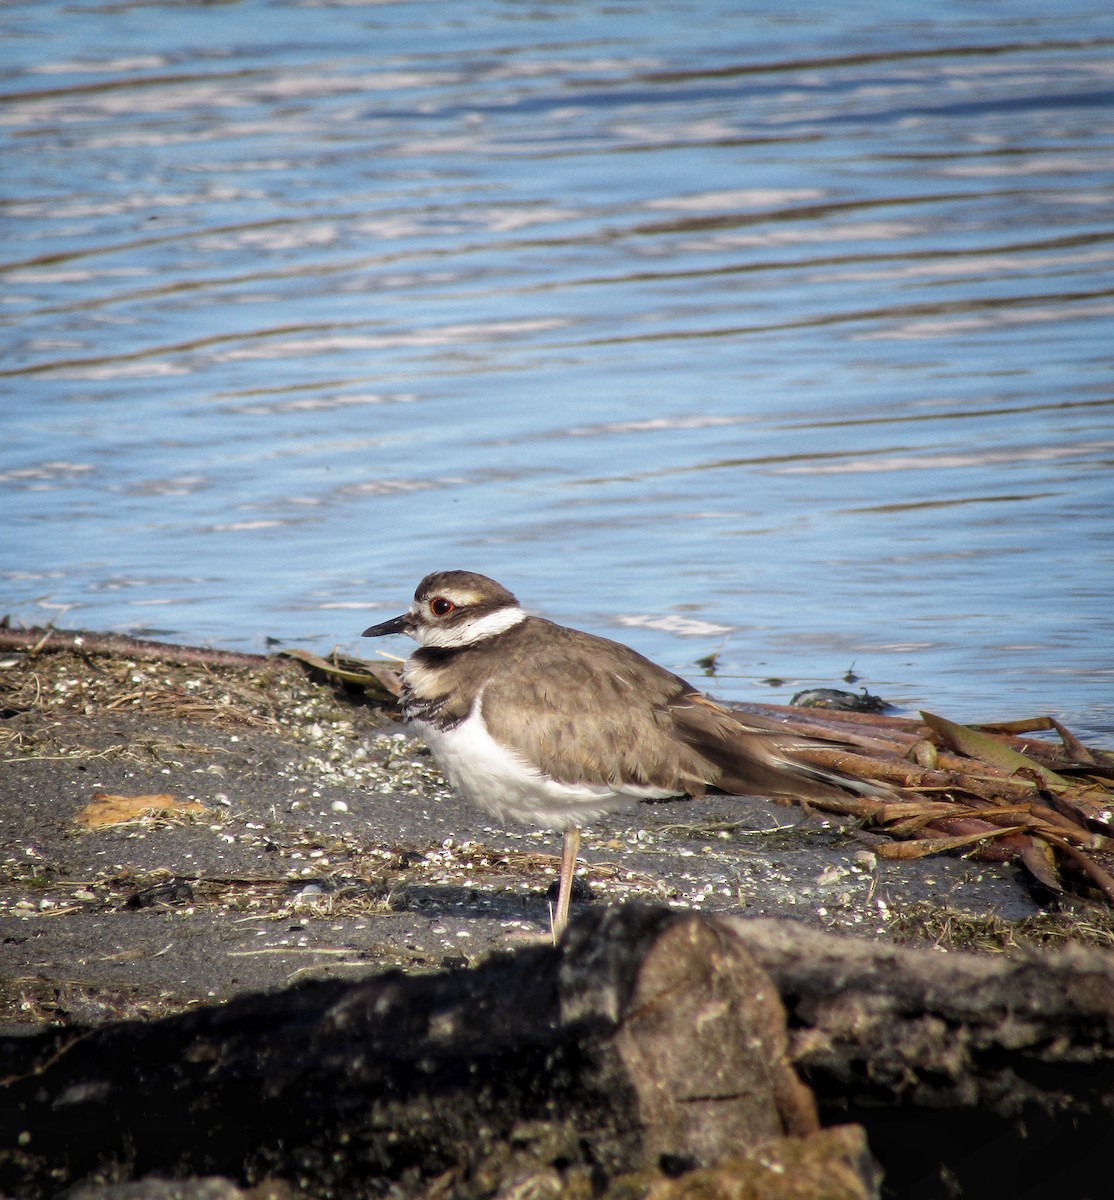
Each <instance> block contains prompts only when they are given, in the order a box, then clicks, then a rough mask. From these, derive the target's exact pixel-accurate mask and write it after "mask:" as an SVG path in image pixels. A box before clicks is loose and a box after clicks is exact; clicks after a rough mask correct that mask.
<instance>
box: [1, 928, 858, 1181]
mask: <svg viewBox="0 0 1114 1200" xmlns="http://www.w3.org/2000/svg"><path fill="white" fill-rule="evenodd" d="M786 1044H787V1043H786V1035H785V1027H784V1015H783V1013H782V1010H781V1007H780V1003H779V1001H778V999H777V994H776V991H775V990H774V988H773V986H772V984H771V983H770V980H769V978H768V977H766V976H765V975H764V973H763V972H762V971H761V970H760V969H758V968H757V967H755V965H754V964H753V962H752V961H751V960H750V957H749V955H748V954H747V952H746V950H745V948H744V947H743V946H742V943H741V942H740V941H739V940H738V938H737V937H735V935H734V934H733V933H732V932H731V931H730V930H729V929H726V928H724V927H721V926H718V925H716V924H715V923H713V922H704V921H701V920H700V919H698V918H694V917H682V916H679V915H677V914H672V913H669V912H667V911H664V910H652V909H629V910H620V909H611V910H605V911H603V912H601V913H600V914H599V915H598V916H595V915H593V916H592V917H590V918H589V919H587V920H581V921H579V922H578V923H577V924H576V925H575V926H574V928H573V929H572V930H571V931H570V936H569V937H568V938H567V940H566V941H565V942H564V943H563V944H562V945H561V947H559V948H554V947H538V948H533V949H529V950H524V951H521V952H519V953H517V954H514V955H508V956H501V957H498V958H495V959H493V960H492V961H490V962H488V963H487V964H485V965H484V966H481V967H479V968H477V969H475V970H471V971H460V972H456V973H448V974H441V975H427V976H418V977H406V976H404V975H401V974H398V973H392V974H390V975H387V976H383V977H378V978H376V979H373V980H370V981H367V982H363V983H358V984H347V985H346V984H340V983H313V984H309V985H306V986H303V987H300V988H296V989H293V990H290V991H286V992H281V993H275V994H268V995H259V996H249V997H245V998H243V999H240V1000H237V1001H234V1002H232V1003H230V1004H228V1005H227V1006H225V1007H223V1008H212V1009H205V1010H200V1011H195V1012H191V1013H187V1014H184V1015H182V1016H178V1017H172V1018H168V1019H166V1020H163V1021H159V1022H155V1023H152V1024H148V1025H144V1024H139V1023H127V1024H121V1025H116V1026H112V1027H108V1028H104V1029H100V1030H92V1031H90V1030H85V1031H78V1030H72V1029H70V1030H66V1031H63V1032H57V1033H51V1034H48V1035H43V1036H40V1037H36V1038H33V1039H27V1040H25V1041H14V1040H13V1041H9V1042H7V1043H5V1044H2V1045H0V1050H2V1054H0V1089H2V1090H0V1104H2V1109H0V1114H2V1119H0V1127H2V1128H3V1130H4V1137H3V1138H2V1139H0V1189H7V1190H8V1191H9V1192H10V1193H12V1194H16V1195H19V1196H26V1197H39V1196H49V1195H52V1194H54V1192H56V1191H57V1190H58V1189H59V1188H60V1186H62V1185H64V1184H69V1183H72V1182H74V1181H78V1180H82V1179H87V1178H90V1177H93V1178H97V1177H109V1178H112V1177H116V1178H120V1177H123V1178H128V1177H137V1176H142V1175H146V1174H152V1173H159V1174H167V1175H193V1176H197V1175H220V1176H226V1177H230V1178H232V1179H235V1180H240V1181H246V1182H255V1181H258V1180H260V1179H265V1178H268V1177H275V1176H277V1177H280V1178H284V1179H287V1180H288V1181H290V1182H292V1183H293V1184H294V1185H295V1186H296V1187H297V1188H298V1190H299V1191H301V1192H304V1193H305V1194H306V1195H312V1196H333V1195H349V1196H359V1195H370V1194H381V1192H382V1190H383V1188H384V1187H385V1186H386V1185H388V1184H390V1185H393V1186H395V1187H396V1188H400V1189H401V1190H402V1191H403V1192H404V1193H407V1192H410V1193H415V1192H418V1191H421V1190H422V1188H423V1187H425V1186H426V1184H427V1183H428V1181H429V1180H431V1179H433V1178H435V1177H439V1176H444V1175H445V1173H446V1172H447V1173H449V1176H448V1177H451V1178H452V1179H453V1180H454V1181H455V1183H454V1185H453V1187H452V1188H449V1189H448V1190H449V1191H450V1192H451V1193H453V1194H457V1195H460V1196H471V1195H487V1194H490V1193H491V1192H493V1191H495V1190H497V1189H498V1188H499V1187H500V1186H501V1185H502V1184H505V1183H506V1182H508V1180H510V1179H513V1178H518V1177H520V1176H522V1175H523V1174H529V1173H530V1172H532V1171H539V1170H546V1171H549V1172H552V1171H553V1170H554V1169H555V1167H554V1164H560V1166H561V1170H562V1172H563V1173H564V1175H565V1176H571V1177H573V1178H576V1177H581V1178H583V1179H584V1180H585V1182H587V1180H588V1179H589V1178H594V1177H596V1176H600V1177H603V1178H610V1177H612V1176H615V1175H616V1174H619V1173H622V1172H625V1171H632V1170H636V1169H639V1168H641V1167H643V1166H645V1165H647V1164H648V1163H649V1164H651V1165H653V1164H656V1163H658V1162H659V1161H665V1162H670V1163H674V1164H680V1165H682V1166H686V1167H688V1166H697V1165H709V1164H711V1163H713V1162H716V1161H718V1160H719V1159H721V1158H723V1157H724V1156H726V1155H727V1154H728V1153H734V1154H738V1153H739V1152H740V1151H743V1150H746V1149H747V1148H748V1147H753V1146H755V1145H758V1144H761V1143H763V1142H767V1141H770V1140H771V1139H773V1138H777V1137H779V1136H780V1135H783V1134H803V1133H807V1132H810V1131H812V1130H815V1129H816V1127H817V1123H816V1118H815V1112H814V1109H813V1106H812V1102H811V1097H810V1095H809V1094H808V1092H807V1089H805V1088H804V1087H803V1086H802V1085H801V1084H800V1083H799V1082H798V1081H797V1079H796V1078H795V1076H794V1075H793V1072H792V1069H791V1067H790V1066H789V1063H788V1058H787V1054H786ZM865 1194H866V1193H865V1192H863V1195H865Z"/></svg>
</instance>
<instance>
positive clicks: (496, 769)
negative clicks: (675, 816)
mask: <svg viewBox="0 0 1114 1200" xmlns="http://www.w3.org/2000/svg"><path fill="white" fill-rule="evenodd" d="M415 728H416V729H417V731H418V732H419V733H420V734H421V736H422V737H423V738H424V739H425V742H426V745H427V746H429V748H430V750H431V751H432V752H433V757H434V758H435V759H436V760H437V763H438V766H440V768H441V770H442V771H444V773H445V776H446V777H447V779H448V780H449V782H450V783H451V784H452V785H453V787H454V788H456V789H457V791H458V792H460V794H461V795H462V796H463V797H464V798H465V799H466V800H468V801H470V802H471V803H473V804H476V805H478V806H479V807H480V808H482V809H483V810H484V811H485V812H489V813H491V814H492V816H495V817H498V818H499V819H500V820H503V821H505V820H508V819H509V820H512V821H518V822H521V823H522V824H524V825H536V826H539V827H540V828H542V829H565V828H567V827H568V826H570V825H583V824H586V823H587V822H589V821H592V820H594V819H595V818H596V817H599V816H601V815H602V814H604V813H607V812H613V811H615V810H616V809H620V808H625V807H626V806H627V805H629V804H632V803H633V802H634V801H636V800H639V799H644V800H645V799H655V800H660V799H664V798H665V797H666V796H669V795H672V793H671V792H665V791H662V790H661V789H660V788H647V787H639V786H637V785H631V786H629V787H627V786H623V785H616V786H613V785H611V784H608V783H602V782H601V783H559V782H558V781H557V780H554V779H550V778H549V777H548V776H546V775H543V774H542V772H541V771H539V770H538V769H537V767H535V766H532V765H531V764H530V763H528V762H527V761H526V760H525V759H524V758H522V757H520V756H519V755H517V754H514V753H513V752H511V751H510V750H507V749H506V748H505V747H504V746H501V745H499V743H498V742H496V741H495V739H494V738H493V737H492V736H491V734H490V733H488V731H487V726H486V725H485V724H484V719H483V711H482V693H481V695H480V697H479V698H478V699H477V703H476V705H475V707H474V708H473V710H472V715H471V716H470V717H468V719H467V720H465V721H462V722H461V723H460V724H459V725H457V726H456V727H455V728H453V729H446V730H442V729H438V728H436V726H434V725H429V724H426V723H425V722H421V721H419V722H415Z"/></svg>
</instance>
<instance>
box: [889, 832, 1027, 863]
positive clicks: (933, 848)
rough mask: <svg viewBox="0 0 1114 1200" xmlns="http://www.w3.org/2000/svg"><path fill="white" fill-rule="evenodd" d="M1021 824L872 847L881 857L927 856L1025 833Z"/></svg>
mask: <svg viewBox="0 0 1114 1200" xmlns="http://www.w3.org/2000/svg"><path fill="white" fill-rule="evenodd" d="M1023 832H1024V829H1023V827H1022V826H1020V825H1012V826H1007V827H1006V828H1005V829H993V830H982V831H980V832H978V833H968V834H964V835H962V836H961V837H942V838H917V839H915V840H914V841H911V842H879V843H878V844H877V845H875V846H872V847H871V849H872V850H873V851H874V853H875V854H877V855H878V857H879V858H902V859H906V858H927V857H928V855H930V854H942V853H944V852H945V851H946V850H958V849H960V848H961V847H963V846H974V845H976V844H977V843H978V842H985V841H986V840H987V839H988V838H1000V837H1006V836H1008V835H1009V834H1011V833H1023Z"/></svg>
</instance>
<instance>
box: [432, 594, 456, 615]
mask: <svg viewBox="0 0 1114 1200" xmlns="http://www.w3.org/2000/svg"><path fill="white" fill-rule="evenodd" d="M454 608H456V605H455V604H454V603H453V602H452V601H451V600H449V599H448V598H447V597H445V596H434V597H433V599H432V600H431V601H430V602H429V611H430V612H431V613H433V615H434V616H435V617H447V616H448V615H449V613H451V612H452V611H453V609H454Z"/></svg>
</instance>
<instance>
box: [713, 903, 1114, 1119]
mask: <svg viewBox="0 0 1114 1200" xmlns="http://www.w3.org/2000/svg"><path fill="white" fill-rule="evenodd" d="M720 920H721V922H722V923H723V924H725V925H728V926H730V928H731V929H732V930H733V931H734V932H735V934H736V935H737V936H738V937H739V938H741V939H742V941H743V942H745V943H746V945H747V946H748V948H749V949H750V950H751V952H752V953H753V955H754V957H755V959H756V960H757V961H758V962H759V963H760V964H761V965H762V966H763V967H764V968H765V969H766V971H767V972H769V974H770V976H771V978H772V979H773V980H774V983H775V984H776V985H777V988H778V991H779V993H780V995H781V998H782V1000H783V1002H784V1003H785V1005H786V1008H787V1009H788V1010H789V1013H790V1020H791V1025H792V1027H793V1030H794V1032H793V1034H792V1054H793V1059H794V1061H795V1062H796V1063H797V1065H798V1066H800V1067H801V1068H802V1069H803V1070H804V1072H805V1074H806V1077H807V1078H808V1079H809V1080H810V1081H811V1082H812V1084H813V1086H814V1087H815V1088H816V1089H817V1091H818V1093H819V1094H820V1095H821V1097H825V1096H827V1097H830V1096H833V1095H839V1096H840V1098H841V1100H842V1102H843V1103H846V1104H848V1105H856V1104H860V1105H861V1104H869V1105H874V1106H887V1107H894V1106H901V1107H904V1108H921V1109H970V1110H978V1111H981V1112H990V1113H993V1114H995V1115H996V1116H998V1117H1001V1118H1013V1117H1016V1116H1017V1115H1018V1114H1020V1113H1022V1112H1031V1111H1033V1110H1034V1109H1039V1110H1042V1111H1044V1112H1046V1113H1049V1114H1055V1115H1056V1116H1057V1117H1058V1118H1064V1119H1069V1118H1070V1117H1072V1116H1073V1115H1074V1116H1075V1117H1078V1118H1081V1119H1084V1118H1088V1117H1091V1116H1095V1115H1105V1116H1107V1117H1110V1116H1114V953H1112V952H1110V951H1106V950H1096V949H1089V948H1084V947H1081V946H1065V947H1064V948H1063V949H1059V950H1046V951H1039V952H1038V951H1022V950H1019V951H1015V952H1014V953H1013V954H1011V955H1010V956H1008V957H1007V956H1004V955H1002V956H998V955H994V956H982V955H978V956H977V955H972V954H952V953H949V954H943V953H940V952H938V951H933V950H921V949H908V948H902V947H896V946H893V945H886V944H882V943H876V942H867V941H860V940H858V939H854V938H846V937H836V936H834V935H831V934H825V933H822V932H820V931H818V930H815V929H810V928H809V927H807V926H805V925H801V924H798V923H797V922H793V921H774V920H763V919H758V920H746V919H744V918H738V917H724V918H721V919H720Z"/></svg>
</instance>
